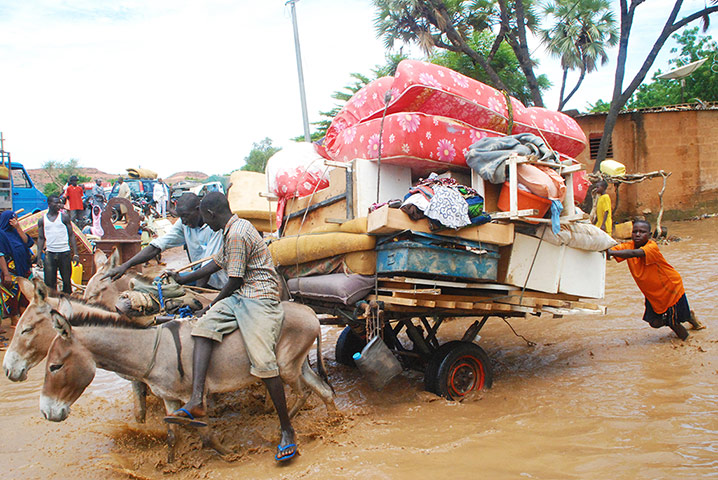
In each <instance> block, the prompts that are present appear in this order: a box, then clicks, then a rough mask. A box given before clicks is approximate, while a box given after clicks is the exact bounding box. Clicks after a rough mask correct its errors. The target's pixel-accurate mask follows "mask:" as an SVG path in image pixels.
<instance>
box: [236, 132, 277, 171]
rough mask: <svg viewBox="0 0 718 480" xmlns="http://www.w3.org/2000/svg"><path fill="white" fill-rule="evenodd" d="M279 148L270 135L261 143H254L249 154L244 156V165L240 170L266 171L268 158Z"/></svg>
mask: <svg viewBox="0 0 718 480" xmlns="http://www.w3.org/2000/svg"><path fill="white" fill-rule="evenodd" d="M279 150H281V149H280V148H278V147H274V146H272V140H271V139H270V138H269V137H266V138H265V139H264V140H262V141H261V142H259V143H253V144H252V150H250V152H249V155H247V156H246V157H244V166H242V168H240V170H245V171H250V172H260V173H264V169H265V168H266V167H267V160H269V158H270V157H271V156H272V155H274V154H275V153H277V152H278V151H279Z"/></svg>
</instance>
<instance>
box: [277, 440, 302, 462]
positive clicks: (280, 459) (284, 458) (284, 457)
mask: <svg viewBox="0 0 718 480" xmlns="http://www.w3.org/2000/svg"><path fill="white" fill-rule="evenodd" d="M292 448H293V449H294V450H293V451H292V453H290V454H289V455H281V454H282V453H284V452H286V451H287V450H289V449H292ZM298 451H299V450H298V449H297V444H296V443H290V444H289V445H285V446H283V447H282V446H280V445H277V454H276V455H275V456H274V459H275V460H276V461H278V462H286V461H287V460H289V459H291V458H293V457H294V456H295V455H296V454H297V452H298ZM280 455H281V456H280Z"/></svg>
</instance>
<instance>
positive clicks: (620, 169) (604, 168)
mask: <svg viewBox="0 0 718 480" xmlns="http://www.w3.org/2000/svg"><path fill="white" fill-rule="evenodd" d="M601 173H605V174H606V175H609V176H611V177H622V176H624V175H625V174H626V166H625V165H624V164H622V163H620V162H617V161H615V160H604V161H602V162H601Z"/></svg>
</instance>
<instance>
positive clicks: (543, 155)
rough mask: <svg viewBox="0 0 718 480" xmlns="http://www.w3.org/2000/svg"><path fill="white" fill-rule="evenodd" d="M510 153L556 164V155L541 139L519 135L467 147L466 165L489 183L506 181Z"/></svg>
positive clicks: (534, 136)
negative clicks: (533, 156)
mask: <svg viewBox="0 0 718 480" xmlns="http://www.w3.org/2000/svg"><path fill="white" fill-rule="evenodd" d="M512 153H517V154H519V155H523V156H526V155H536V156H537V157H538V159H539V160H541V161H544V162H556V163H558V154H556V153H554V152H553V151H552V150H551V149H549V148H548V146H547V145H546V143H545V142H544V141H543V139H542V138H541V137H538V136H536V135H534V134H533V133H519V134H518V135H509V136H506V137H499V138H488V137H487V138H482V139H481V140H479V141H478V142H476V143H474V144H473V145H471V146H470V147H469V153H468V154H467V155H466V164H467V165H468V166H469V167H471V168H472V169H473V170H475V171H476V173H478V174H479V176H481V178H483V179H484V180H486V181H488V182H491V183H504V182H505V181H506V161H507V160H508V159H509V156H510V155H511V154H512Z"/></svg>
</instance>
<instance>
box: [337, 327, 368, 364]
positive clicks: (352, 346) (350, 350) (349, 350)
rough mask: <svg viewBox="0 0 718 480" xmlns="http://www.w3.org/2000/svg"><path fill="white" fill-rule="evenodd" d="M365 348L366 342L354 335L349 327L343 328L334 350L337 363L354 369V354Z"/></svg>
mask: <svg viewBox="0 0 718 480" xmlns="http://www.w3.org/2000/svg"><path fill="white" fill-rule="evenodd" d="M365 346H366V341H365V340H364V339H363V338H361V337H360V336H358V335H357V334H356V333H354V332H353V331H352V329H351V327H344V330H342V333H341V334H340V335H339V338H337V345H336V347H335V349H334V353H335V355H336V360H337V362H338V363H341V364H342V365H347V366H349V367H356V363H354V358H353V357H354V354H355V353H357V352H361V351H362V349H363V348H364V347H365Z"/></svg>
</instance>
